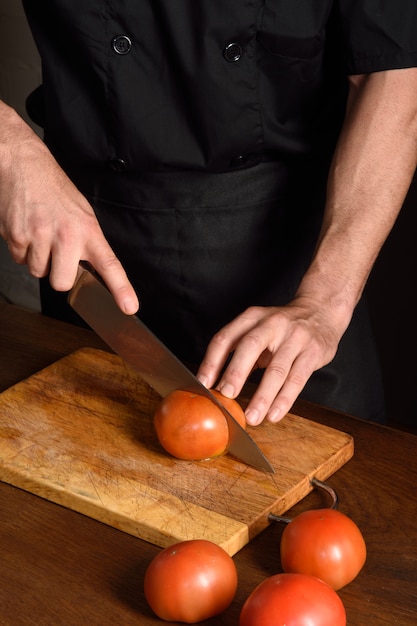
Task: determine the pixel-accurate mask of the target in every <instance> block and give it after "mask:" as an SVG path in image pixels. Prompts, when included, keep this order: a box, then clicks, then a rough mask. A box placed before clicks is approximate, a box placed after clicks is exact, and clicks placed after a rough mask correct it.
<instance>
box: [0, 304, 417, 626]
mask: <svg viewBox="0 0 417 626" xmlns="http://www.w3.org/2000/svg"><path fill="white" fill-rule="evenodd" d="M83 346H92V347H97V348H105V346H104V344H103V343H102V342H101V340H100V339H99V338H98V337H97V336H96V335H94V334H93V333H91V332H90V331H87V330H84V329H79V328H76V327H74V326H71V325H68V324H63V323H61V322H57V321H55V320H52V319H49V318H46V317H43V316H42V315H40V314H38V313H32V312H29V311H26V310H24V309H21V308H18V307H15V306H11V305H8V304H4V303H0V391H2V390H4V389H7V388H8V387H9V386H11V385H13V384H15V383H17V382H19V381H20V380H22V379H23V378H25V377H27V376H30V375H31V374H33V373H34V372H36V371H38V370H40V369H41V368H43V367H46V366H47V365H50V364H51V363H53V362H54V361H56V360H57V359H59V358H60V357H62V356H64V355H65V354H68V353H70V352H72V351H74V350H76V349H78V348H80V347H83ZM294 412H296V413H298V414H299V415H302V416H304V417H306V418H308V419H312V420H315V421H317V422H321V423H324V424H327V425H329V426H332V427H334V428H338V429H339V430H342V431H344V432H348V433H350V434H351V435H353V437H354V441H355V454H354V456H353V458H352V459H351V460H350V461H349V462H348V463H347V464H346V465H345V466H344V467H343V468H341V469H340V470H339V471H338V472H336V473H335V474H334V475H333V476H332V477H331V478H330V479H329V481H328V483H329V484H330V485H331V486H332V487H333V488H334V489H335V490H336V491H337V493H338V495H339V500H340V504H339V509H340V510H341V511H343V512H344V513H346V514H347V515H349V516H350V517H352V518H353V519H354V520H355V521H356V523H357V524H358V525H359V527H360V528H361V530H362V532H363V535H364V537H365V541H366V543H367V548H368V558H367V562H366V564H365V567H364V569H363V570H362V572H361V573H360V574H359V576H358V577H357V578H356V580H354V581H353V582H352V583H350V584H349V585H348V586H347V587H345V588H344V589H342V590H341V591H340V592H339V594H340V596H341V598H342V600H343V602H344V605H345V607H346V612H347V616H348V625H349V626H382V625H387V626H388V625H389V626H393V625H397V626H415V625H416V624H417V489H416V486H417V437H416V436H415V435H413V434H410V433H406V432H402V431H398V430H394V429H391V428H388V427H382V426H378V425H375V424H371V423H367V422H364V421H361V420H357V419H355V418H352V417H348V416H345V415H342V414H339V413H336V412H333V411H330V410H326V409H323V408H322V407H319V406H316V405H312V404H308V403H304V402H301V401H299V402H297V404H296V406H295V407H294ZM326 504H327V501H326V500H325V498H324V497H323V496H322V495H321V494H319V493H317V492H313V493H312V494H310V495H309V496H308V497H307V498H305V499H304V500H303V501H302V502H300V503H299V504H298V505H297V506H296V507H294V509H292V510H291V511H289V513H288V514H289V515H294V514H296V513H298V512H301V511H302V510H304V509H307V508H312V507H318V506H324V505H326ZM0 509H1V515H0V546H1V553H0V624H1V625H6V626H20V625H26V624H28V625H34V626H58V625H61V624H62V626H75V625H78V624H88V625H89V626H96V625H97V626H106V625H107V624H109V625H113V624H114V625H117V626H124V625H126V626H127V625H129V626H133V625H135V624H138V625H141V626H142V625H143V626H146V625H151V624H153V625H155V624H164V623H166V622H162V621H161V620H159V619H157V618H156V617H155V616H154V615H153V613H152V612H151V610H150V609H149V608H148V606H147V605H146V602H145V599H144V596H143V591H142V584H143V576H144V572H145V569H146V567H147V565H148V563H149V562H150V560H151V559H152V557H153V556H155V555H156V554H157V553H158V552H159V550H160V549H159V548H157V547H156V546H153V545H152V544H149V543H146V542H144V541H141V540H139V539H137V538H135V537H132V536H130V535H127V534H125V533H123V532H120V531H118V530H115V529H113V528H111V527H109V526H106V525H104V524H101V523H100V522H97V521H94V520H92V519H90V518H88V517H85V516H83V515H81V514H78V513H75V512H73V511H70V510H68V509H66V508H63V507H61V506H58V505H56V504H53V503H51V502H48V501H46V500H43V499H42V498H39V497H37V496H34V495H32V494H30V493H27V492H24V491H22V490H20V489H17V488H15V487H12V486H10V485H7V484H5V483H0ZM282 530H283V526H282V525H281V524H279V523H274V524H272V525H271V526H270V527H269V528H267V529H266V530H265V531H263V532H262V533H261V534H260V535H259V536H258V537H256V538H255V539H254V540H253V541H251V542H250V544H249V545H247V546H246V547H245V548H243V549H242V550H241V551H240V552H238V553H237V554H236V555H235V556H234V560H235V563H236V566H237V569H238V574H239V587H238V592H237V594H236V598H235V600H234V602H233V604H232V605H231V606H230V608H229V609H228V610H227V611H226V612H225V613H223V614H222V615H221V616H218V617H217V618H214V619H212V620H208V621H206V622H201V623H204V624H207V625H209V624H216V625H217V624H218V625H219V626H233V625H236V626H237V625H238V622H239V612H240V608H241V606H242V604H243V602H244V600H245V599H246V597H247V596H248V595H249V593H250V592H251V591H252V590H253V589H254V588H255V586H256V585H257V584H258V583H260V582H261V581H262V580H263V579H264V578H266V577H267V576H271V575H272V574H275V573H277V572H279V571H281V570H280V562H279V541H280V536H281V533H282ZM171 623H172V622H171Z"/></svg>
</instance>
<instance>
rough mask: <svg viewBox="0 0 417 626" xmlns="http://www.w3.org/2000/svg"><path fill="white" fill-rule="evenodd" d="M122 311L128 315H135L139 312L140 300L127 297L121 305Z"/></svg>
mask: <svg viewBox="0 0 417 626" xmlns="http://www.w3.org/2000/svg"><path fill="white" fill-rule="evenodd" d="M121 309H122V311H123V313H126V315H134V314H135V313H137V312H138V311H139V300H138V298H136V297H131V296H129V297H127V298H125V299H124V300H123V301H122V303H121Z"/></svg>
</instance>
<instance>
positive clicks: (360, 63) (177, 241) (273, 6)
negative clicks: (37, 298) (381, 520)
mask: <svg viewBox="0 0 417 626" xmlns="http://www.w3.org/2000/svg"><path fill="white" fill-rule="evenodd" d="M23 4H24V7H25V10H26V13H27V17H28V20H29V24H30V26H31V28H32V32H33V34H34V37H35V40H36V43H37V45H38V48H39V51H40V54H41V58H42V69H43V83H42V85H41V86H40V87H39V89H37V90H36V92H34V93H33V94H32V95H31V96H30V97H29V99H28V110H29V112H30V114H31V116H32V117H33V119H34V120H35V121H37V122H38V123H40V124H41V125H42V126H43V128H44V132H45V135H44V140H45V144H46V146H47V147H45V146H44V145H43V143H41V141H40V140H38V139H37V138H36V137H35V136H34V135H33V134H32V133H31V131H30V129H28V128H27V127H26V126H25V125H24V123H23V122H22V121H21V120H20V119H17V116H16V114H15V113H14V111H12V110H11V109H9V108H8V107H6V105H2V107H1V108H0V126H1V128H2V129H3V130H0V144H2V145H3V146H5V147H6V148H7V150H8V151H6V153H5V154H6V155H7V157H8V158H6V159H4V158H3V160H2V163H3V165H2V166H0V170H1V171H0V176H1V181H2V184H1V186H2V191H1V192H0V193H1V196H0V233H1V234H2V236H3V237H4V238H5V239H6V241H7V242H8V245H9V249H10V252H11V254H12V256H13V257H14V258H15V260H16V261H17V262H20V263H27V264H28V266H29V269H30V271H31V273H32V274H33V275H35V276H38V277H40V278H41V297H42V308H43V311H44V313H45V314H47V315H52V316H55V317H58V318H61V319H66V320H69V321H76V320H75V319H74V317H73V316H74V314H73V312H72V311H71V309H70V308H69V307H68V305H67V303H66V293H65V291H66V290H68V289H69V288H70V287H71V286H72V284H73V282H74V279H75V274H76V269H77V266H78V262H79V260H80V259H84V260H88V261H89V262H90V263H92V265H93V266H94V267H95V268H96V269H97V270H98V271H99V272H100V273H101V274H102V276H103V278H104V280H105V281H106V282H107V284H108V286H109V288H110V289H111V291H112V293H113V294H114V296H115V298H116V301H117V302H118V304H119V306H120V307H121V308H122V310H124V311H125V312H126V313H133V312H135V311H136V309H137V306H138V305H137V300H136V296H135V293H134V291H135V292H136V294H137V295H138V297H139V300H140V313H139V314H140V316H141V317H142V319H143V321H144V322H145V323H146V324H147V325H148V326H149V327H150V328H151V329H152V330H153V331H154V332H155V333H156V334H157V335H158V336H159V337H160V339H162V340H163V341H164V342H165V343H166V344H167V345H168V346H169V347H170V348H171V349H172V350H173V351H174V353H175V354H176V355H177V356H178V357H180V358H181V359H183V360H185V361H187V362H189V363H194V364H196V365H197V364H199V363H200V369H199V377H200V378H201V380H202V381H204V382H205V384H206V385H207V386H212V385H214V383H215V381H216V379H218V377H219V376H220V373H221V371H222V368H223V369H224V366H225V364H227V367H226V369H225V370H224V371H223V374H222V375H221V376H220V381H219V387H220V389H221V390H222V391H223V392H224V393H225V394H226V395H229V396H236V395H237V394H238V393H239V392H240V390H241V387H242V385H243V383H244V382H245V380H246V379H247V377H248V376H249V375H250V374H251V372H252V371H253V370H254V369H257V368H261V371H262V372H263V376H262V378H260V383H259V385H258V387H257V391H256V392H255V394H254V396H253V398H252V400H251V402H250V404H249V407H248V410H247V419H248V421H249V422H250V423H252V424H258V423H260V422H261V421H262V419H263V418H264V417H265V416H267V417H268V419H270V420H271V421H273V422H276V421H278V420H279V419H281V418H282V417H283V416H284V415H285V413H286V412H287V411H288V410H289V409H290V408H291V405H292V403H293V402H294V400H295V399H296V397H297V396H298V395H299V394H300V393H301V396H302V397H304V398H307V399H310V400H313V401H315V402H318V403H320V404H323V405H327V406H331V407H333V408H336V409H339V410H342V411H345V412H348V413H351V414H354V415H357V416H359V417H363V418H366V419H372V420H376V421H383V420H384V403H383V391H382V384H381V377H380V371H379V364H378V358H377V354H376V350H375V346H374V343H373V338H372V332H371V328H370V324H369V319H368V313H367V309H366V302H365V297H364V296H363V289H364V286H365V283H366V280H367V278H368V275H369V272H370V271H371V268H372V264H373V262H374V261H375V258H376V256H377V254H378V252H379V250H380V248H381V246H382V245H383V242H384V240H385V239H386V237H387V235H388V233H389V231H390V229H391V227H392V225H393V223H394V221H395V219H396V216H397V214H398V212H399V210H400V208H401V205H402V202H403V200H404V197H405V195H406V192H407V190H408V187H409V184H410V182H411V178H412V176H413V173H414V170H415V167H416V143H417V130H416V116H417V75H416V72H417V70H416V66H417V4H416V2H415V0H396V1H395V2H392V3H389V2H383V1H382V0H320V1H319V2H305V1H304V0H198V2H196V0H119V1H118V2H104V1H103V0H71V2H68V1H67V0H42V2H39V0H24V2H23ZM51 155H53V156H51ZM64 172H65V174H64ZM69 179H70V180H69ZM70 181H72V182H70ZM93 209H94V212H93ZM103 233H104V236H103ZM119 262H120V263H119ZM124 272H126V274H125V273H124ZM132 286H133V288H134V291H133V289H132ZM231 355H232V356H231Z"/></svg>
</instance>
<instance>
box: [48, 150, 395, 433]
mask: <svg viewBox="0 0 417 626" xmlns="http://www.w3.org/2000/svg"><path fill="white" fill-rule="evenodd" d="M294 171H296V172H297V178H293V177H294V174H293V173H292V172H294ZM321 171H323V170H321ZM73 178H75V181H76V182H77V184H78V186H79V187H80V189H81V190H82V191H83V193H85V194H86V196H87V197H88V199H89V200H90V202H91V203H92V205H93V206H94V209H95V211H96V214H97V217H98V219H99V222H100V224H101V226H102V228H103V231H104V233H105V235H106V237H107V239H108V241H109V243H110V245H111V246H112V248H113V250H114V251H115V253H116V254H117V256H118V257H119V259H120V260H121V262H122V264H123V266H124V268H125V270H126V272H127V274H128V276H129V278H130V280H131V281H132V284H133V285H134V287H135V289H136V291H137V294H138V296H139V299H140V313H139V315H140V317H141V319H142V320H143V321H144V322H145V323H146V324H147V325H148V326H149V327H150V328H151V329H152V330H153V332H154V333H155V334H156V335H157V336H158V337H159V338H160V339H161V340H162V341H163V342H164V343H166V345H168V347H169V348H170V349H171V350H172V351H173V352H174V353H175V354H176V355H177V356H178V357H179V358H180V359H182V360H184V361H187V362H188V363H192V364H196V365H197V364H198V363H199V362H200V361H201V359H202V357H203V355H204V352H205V350H206V347H207V344H208V342H209V341H210V339H211V338H212V336H213V335H214V333H215V332H216V331H218V330H219V329H220V328H222V326H224V325H225V324H227V323H228V322H230V321H231V320H232V319H233V318H234V317H236V316H237V315H238V314H239V313H241V312H242V311H244V310H245V309H246V308H247V307H248V306H251V305H261V306H262V305H264V306H270V305H284V304H286V303H288V302H289V300H291V298H292V297H293V295H294V293H295V290H296V289H297V286H298V284H299V281H300V279H301V277H302V276H303V274H304V272H305V270H306V268H307V267H308V264H309V261H310V258H311V255H312V252H313V249H314V246H315V242H316V238H317V234H318V230H319V227H320V223H321V216H322V207H323V205H324V198H323V197H322V194H323V189H324V188H325V185H324V182H323V180H320V176H319V174H318V171H315V170H314V168H313V166H312V164H311V163H309V164H305V167H302V168H300V167H297V168H293V167H292V168H291V170H289V169H287V168H286V166H284V165H282V164H280V163H277V162H269V163H268V162H267V163H262V164H260V165H258V166H255V167H252V168H249V169H242V170H240V171H239V170H238V171H235V172H227V173H219V174H210V173H201V172H159V173H144V174H142V175H140V176H139V177H137V176H136V177H132V179H129V176H127V175H123V177H118V176H117V175H114V177H112V176H111V175H109V174H108V173H106V175H105V176H103V178H102V179H99V178H96V179H95V180H92V179H88V180H83V177H82V176H77V175H75V176H73ZM120 181H122V182H120ZM299 181H302V182H301V184H300V182H299ZM283 190H284V192H283ZM306 190H308V194H307V195H306ZM41 282H42V285H41V298H42V307H43V311H44V313H45V314H47V315H51V316H54V317H58V318H60V319H66V320H67V321H72V322H74V321H75V322H77V321H78V320H77V317H76V316H75V314H74V313H73V312H72V311H71V309H70V308H69V307H68V305H67V304H66V302H65V295H63V294H58V293H56V292H54V291H53V290H51V289H50V287H49V285H48V283H47V281H46V280H42V281H41ZM382 396H383V394H382V383H381V377H380V372H379V365H378V359H377V355H376V352H375V346H374V344H373V340H372V332H371V328H370V324H369V319H368V315H367V311H366V307H365V304H364V303H363V302H361V303H360V305H359V306H358V307H357V310H356V312H355V315H354V319H353V320H352V323H351V325H350V327H349V329H348V331H347V332H346V333H345V335H344V337H343V338H342V341H341V343H340V347H339V351H338V353H337V356H336V357H335V359H334V360H333V362H332V363H331V364H330V365H329V366H327V367H325V368H323V369H322V370H320V371H319V372H316V373H315V374H313V376H312V377H311V379H310V381H309V383H308V384H307V386H306V388H305V390H304V391H303V394H302V397H304V398H306V399H309V400H312V401H314V402H317V403H319V404H322V405H326V406H329V407H332V408H335V409H338V410H341V411H344V412H347V413H350V414H353V415H356V416H358V417H363V418H366V419H372V420H378V421H381V420H383V415H384V410H383V397H382Z"/></svg>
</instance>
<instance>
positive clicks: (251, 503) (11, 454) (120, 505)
mask: <svg viewBox="0 0 417 626" xmlns="http://www.w3.org/2000/svg"><path fill="white" fill-rule="evenodd" d="M159 399H160V398H159V396H158V395H157V394H156V392H154V391H153V390H152V389H151V388H150V387H149V386H148V385H147V384H146V383H145V382H144V381H143V380H142V379H141V378H139V376H138V375H137V374H136V373H135V372H134V371H133V370H131V369H130V368H129V367H128V366H126V365H125V364H124V362H123V361H122V360H121V359H120V358H119V357H117V356H115V355H113V354H110V353H107V352H104V351H101V350H96V349H92V348H86V349H81V350H78V351H77V352H74V353H72V354H70V355H69V356H67V357H64V358H63V359H61V360H59V361H57V362H56V363H55V364H53V365H51V366H49V367H47V368H45V369H44V370H42V371H40V372H38V373H37V374H35V375H33V376H31V377H30V378H28V379H26V380H23V381H22V382H20V383H18V384H17V385H15V386H13V387H11V388H10V389H8V390H6V391H4V392H3V393H2V394H0V479H1V480H2V481H4V482H7V483H10V484H12V485H14V486H16V487H20V488H22V489H24V490H26V491H29V492H32V493H34V494H37V495H38V496H41V497H43V498H46V499H47V500H51V501H53V502H56V503H58V504H61V505H63V506H65V507H68V508H70V509H73V510H75V511H78V512H80V513H83V514H85V515H88V516H90V517H92V518H94V519H97V520H100V521H101V522H104V523H105V524H109V525H111V526H113V527H115V528H118V529H120V530H122V531H125V532H127V533H130V534H132V535H135V536H137V537H140V538H141V539H144V540H146V541H150V542H152V543H154V544H156V545H158V546H162V547H165V546H167V545H170V544H172V543H174V542H175V541H183V540H186V539H193V538H204V539H209V540H211V541H214V542H216V543H217V544H219V545H221V546H223V548H224V549H225V550H226V551H227V552H228V553H229V554H230V555H233V554H235V553H236V552H237V551H238V550H240V548H242V547H243V546H244V545H245V544H246V543H247V542H248V541H250V540H251V539H252V538H253V537H254V536H255V535H257V534H258V533H259V532H260V531H261V530H263V529H264V528H265V527H266V526H267V525H268V523H269V522H268V513H270V512H272V513H275V514H276V515H280V514H282V513H284V512H285V511H287V510H288V509H289V508H290V507H291V506H293V505H294V504H296V503H297V502H298V501H299V500H301V499H302V498H303V497H304V496H306V495H307V493H308V492H309V491H311V484H310V479H311V478H313V477H316V478H318V479H320V480H326V479H327V478H328V477H329V476H330V475H331V474H333V473H334V472H335V471H336V470H337V469H338V468H340V467H341V466H342V465H343V464H344V463H346V462H347V461H348V460H349V459H350V458H351V456H352V455H353V439H352V437H351V436H350V435H348V434H346V433H342V432H340V431H338V430H335V429H332V428H329V427H326V426H323V425H321V424H317V423H315V422H311V421H309V420H306V419H304V418H302V417H299V416H297V415H291V414H289V415H288V416H286V417H285V418H284V419H283V420H282V421H281V422H280V423H279V424H276V425H272V424H269V423H267V422H265V423H263V424H262V425H260V426H258V427H256V428H255V427H248V431H249V432H250V434H251V436H252V437H253V439H254V440H255V441H256V443H257V444H258V445H259V446H260V448H261V449H262V451H263V452H264V454H265V455H266V456H267V457H268V459H269V460H270V461H271V463H272V465H273V467H274V469H275V470H276V473H275V474H266V473H263V472H260V471H258V470H256V469H253V468H251V467H248V466H247V465H245V464H244V463H242V462H240V461H238V460H237V459H235V458H234V457H232V456H231V455H224V456H223V457H220V458H217V459H212V460H208V461H194V462H188V461H179V460H177V459H174V458H172V457H170V456H168V454H167V453H166V452H165V451H164V450H163V449H162V448H161V447H160V445H159V443H158V440H157V439H156V436H155V433H154V430H153V424H152V416H153V412H154V409H155V407H156V405H157V403H158V401H159Z"/></svg>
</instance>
